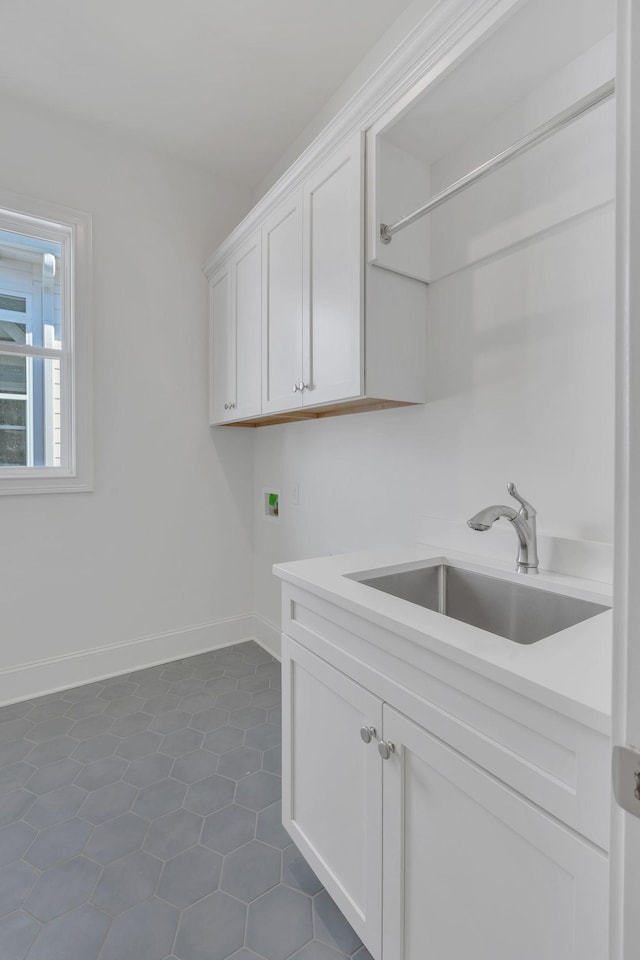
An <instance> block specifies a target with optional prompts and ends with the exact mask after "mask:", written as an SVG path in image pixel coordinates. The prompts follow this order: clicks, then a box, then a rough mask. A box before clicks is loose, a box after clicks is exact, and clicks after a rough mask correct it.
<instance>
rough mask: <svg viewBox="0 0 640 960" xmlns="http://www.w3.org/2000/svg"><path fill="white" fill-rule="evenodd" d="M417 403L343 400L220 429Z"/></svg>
mask: <svg viewBox="0 0 640 960" xmlns="http://www.w3.org/2000/svg"><path fill="white" fill-rule="evenodd" d="M415 406H418V404H417V403H415V402H414V401H410V400H382V399H380V398H378V397H366V398H364V399H363V398H362V397H358V398H357V399H355V400H343V401H341V402H340V403H329V404H326V406H323V407H313V408H312V409H309V410H287V412H286V413H276V414H265V415H264V416H259V417H254V418H252V419H251V420H235V421H233V422H231V423H220V424H217V426H220V427H271V426H274V425H275V424H279V423H296V422H298V421H299V420H321V419H323V418H324V417H342V416H344V415H345V414H347V413H368V412H370V411H372V410H390V409H393V408H394V407H415Z"/></svg>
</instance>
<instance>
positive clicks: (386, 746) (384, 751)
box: [378, 740, 396, 760]
mask: <svg viewBox="0 0 640 960" xmlns="http://www.w3.org/2000/svg"><path fill="white" fill-rule="evenodd" d="M395 751H396V745H395V743H391V740H381V741H380V743H379V744H378V753H379V754H380V756H381V757H382V759H383V760H388V759H389V757H390V756H391V754H392V753H395Z"/></svg>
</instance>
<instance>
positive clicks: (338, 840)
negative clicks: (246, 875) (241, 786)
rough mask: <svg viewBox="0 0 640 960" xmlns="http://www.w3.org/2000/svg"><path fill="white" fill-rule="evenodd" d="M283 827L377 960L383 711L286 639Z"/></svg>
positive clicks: (369, 696) (374, 700) (356, 687)
mask: <svg viewBox="0 0 640 960" xmlns="http://www.w3.org/2000/svg"><path fill="white" fill-rule="evenodd" d="M282 667H283V747H282V761H283V762H282V776H283V800H282V817H283V822H284V825H285V826H286V828H287V830H288V831H289V833H290V834H291V836H292V837H293V839H294V840H295V842H296V843H297V845H298V847H299V848H300V850H301V851H302V853H303V855H304V856H305V857H306V859H307V860H308V861H309V863H310V864H311V866H312V867H313V869H314V870H315V871H316V873H317V875H318V877H319V879H320V880H321V881H322V883H324V885H325V886H326V888H327V890H328V891H329V893H330V894H331V896H332V897H333V899H334V900H335V902H336V903H337V905H338V906H339V907H340V909H341V910H342V912H343V914H344V915H345V917H346V918H347V920H348V921H349V923H351V925H352V926H353V928H354V930H356V932H357V933H358V934H359V936H360V937H361V938H362V940H363V941H364V943H365V944H366V945H367V947H368V948H369V950H370V951H371V952H372V953H373V955H374V956H375V957H379V956H380V936H381V931H380V895H381V877H382V859H381V850H382V840H381V826H382V824H381V807H380V804H381V799H382V796H381V795H382V766H383V765H382V762H381V760H380V757H379V756H378V751H377V739H376V736H375V735H373V734H372V737H371V742H370V743H364V742H363V740H362V739H361V734H360V730H361V728H362V727H369V726H371V727H374V728H375V730H376V731H377V732H379V730H380V724H381V720H382V704H381V701H380V700H378V698H377V697H374V696H373V694H371V693H369V692H368V691H366V690H364V689H363V688H362V687H361V686H359V685H358V684H357V683H354V682H353V681H352V680H349V679H348V678H347V677H346V676H344V674H342V673H340V672H339V671H338V670H336V669H334V668H333V667H331V666H329V665H328V664H327V663H325V662H324V661H323V660H320V659H319V658H318V657H316V656H314V655H313V654H312V653H309V651H308V650H306V649H305V648H304V647H301V646H300V645H299V644H297V643H296V642H295V641H293V640H291V639H289V638H288V637H283V640H282Z"/></svg>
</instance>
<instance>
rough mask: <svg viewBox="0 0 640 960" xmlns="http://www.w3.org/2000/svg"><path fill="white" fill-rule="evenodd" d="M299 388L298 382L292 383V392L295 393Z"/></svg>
mask: <svg viewBox="0 0 640 960" xmlns="http://www.w3.org/2000/svg"><path fill="white" fill-rule="evenodd" d="M299 389H300V385H299V384H298V383H294V385H293V392H294V393H297V392H298V390H299Z"/></svg>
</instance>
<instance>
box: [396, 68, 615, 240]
mask: <svg viewBox="0 0 640 960" xmlns="http://www.w3.org/2000/svg"><path fill="white" fill-rule="evenodd" d="M614 93H615V81H614V80H609V82H608V83H603V84H602V86H601V87H598V88H597V90H594V91H593V92H592V93H589V94H588V95H587V96H586V97H583V98H582V100H578V101H577V103H574V104H573V105H572V106H570V107H567V109H566V110H563V111H562V112H561V113H558V114H556V116H555V117H552V118H551V119H550V120H547V122H546V123H543V124H542V125H541V126H539V127H536V129H535V130H532V131H531V133H528V134H527V135H526V136H524V137H522V138H521V139H520V140H517V141H516V142H515V143H513V144H512V145H511V146H510V147H507V148H506V150H503V151H502V153H498V154H496V156H495V157H491V159H490V160H487V161H486V162H485V163H481V164H480V166H479V167H476V168H475V170H472V171H471V173H467V174H466V175H465V176H464V177H461V178H460V180H456V182H455V183H452V184H451V185H450V186H449V187H446V189H444V190H442V191H441V192H440V193H437V194H436V195H435V197H432V198H431V200H429V201H428V202H427V203H425V205H424V206H423V207H419V209H418V210H414V211H413V213H409V214H407V216H406V217H402V219H400V220H396V221H395V222H394V223H390V224H386V223H381V224H380V240H381V241H382V243H391V240H392V238H393V235H394V234H396V233H399V231H400V230H404V228H405V227H409V226H411V224H412V223H415V222H416V220H419V219H420V218H421V217H424V216H426V215H427V214H428V213H431V211H432V210H435V209H436V207H439V206H441V205H442V204H443V203H446V202H447V200H450V199H451V198H452V197H455V196H457V195H458V194H459V193H462V191H463V190H466V189H467V187H470V186H471V185H472V184H474V183H478V181H479V180H484V178H485V177H488V176H489V174H490V173H493V172H494V171H495V170H499V169H500V167H503V166H504V165H505V164H506V163H509V161H510V160H514V159H515V157H519V156H521V154H523V153H526V152H527V150H530V149H531V147H535V146H536V144H538V143H542V141H543V140H547V139H548V138H549V137H551V136H553V134H554V133H557V132H558V130H562V129H564V127H568V126H569V124H570V123H573V121H574V120H577V119H578V117H581V116H582V115H583V114H585V113H587V112H588V111H589V110H593V109H594V107H598V106H599V105H600V104H601V103H604V102H605V101H606V100H609V99H610V97H612V96H613V95H614Z"/></svg>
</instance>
